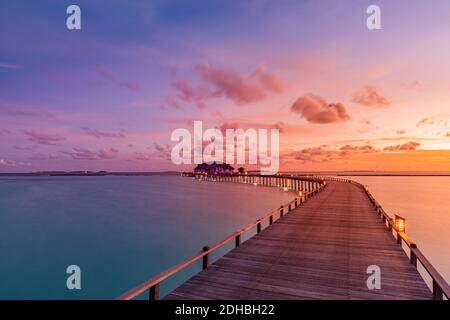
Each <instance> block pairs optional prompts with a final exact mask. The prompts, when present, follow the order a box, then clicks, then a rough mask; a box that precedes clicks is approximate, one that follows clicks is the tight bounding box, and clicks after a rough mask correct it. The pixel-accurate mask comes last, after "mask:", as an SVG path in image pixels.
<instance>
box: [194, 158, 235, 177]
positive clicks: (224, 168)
mask: <svg viewBox="0 0 450 320" xmlns="http://www.w3.org/2000/svg"><path fill="white" fill-rule="evenodd" d="M233 170H234V168H233V167H232V166H230V165H229V164H228V163H218V162H215V161H214V162H211V163H202V164H199V165H198V166H197V167H195V169H194V172H200V173H210V174H227V173H230V174H231V173H233Z"/></svg>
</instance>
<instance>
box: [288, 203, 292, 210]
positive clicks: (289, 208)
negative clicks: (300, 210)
mask: <svg viewBox="0 0 450 320" xmlns="http://www.w3.org/2000/svg"><path fill="white" fill-rule="evenodd" d="M288 212H291V205H290V204H289V207H288Z"/></svg>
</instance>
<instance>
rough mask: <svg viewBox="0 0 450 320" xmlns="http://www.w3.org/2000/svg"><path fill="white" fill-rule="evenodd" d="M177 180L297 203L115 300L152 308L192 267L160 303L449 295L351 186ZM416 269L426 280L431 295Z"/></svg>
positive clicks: (243, 178) (249, 178)
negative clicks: (376, 278) (258, 191)
mask: <svg viewBox="0 0 450 320" xmlns="http://www.w3.org/2000/svg"><path fill="white" fill-rule="evenodd" d="M185 175H188V176H193V177H196V178H197V179H201V180H209V181H221V182H240V183H251V184H258V185H266V186H274V187H282V188H288V189H289V190H292V191H294V192H295V193H296V195H297V197H296V198H295V199H293V200H292V201H290V202H289V203H287V204H285V205H284V206H281V207H280V208H278V209H276V210H274V211H271V212H269V213H268V214H266V215H265V216H263V217H262V218H260V219H258V220H257V221H256V222H254V223H252V224H250V225H248V226H246V227H244V228H242V229H240V230H238V231H236V232H234V233H233V234H231V235H230V236H228V237H227V238H225V239H223V240H222V241H220V242H218V243H216V244H214V245H212V246H206V247H204V248H203V250H202V251H200V252H199V253H197V254H196V255H194V256H193V257H191V258H189V259H187V260H185V261H183V262H181V263H180V264H178V265H176V266H174V267H172V268H170V269H168V270H166V271H164V272H162V273H161V274H159V275H156V276H155V277H152V278H151V279H149V280H147V281H145V282H144V283H142V284H141V285H139V286H137V287H136V288H134V289H131V290H129V291H128V292H126V293H124V294H123V295H121V296H120V297H118V299H132V298H134V297H136V296H138V295H140V294H141V293H143V292H145V291H147V292H148V297H149V299H150V300H156V299H158V298H159V288H160V283H161V282H162V281H163V280H165V279H167V278H168V277H170V276H172V275H173V274H175V273H176V272H178V271H180V270H182V269H184V268H185V267H187V266H189V265H191V264H192V263H194V262H196V261H200V260H201V261H202V268H203V270H202V271H200V272H199V273H198V274H197V275H195V276H193V277H192V278H191V279H189V280H188V281H186V282H185V283H184V284H182V285H181V286H180V287H178V288H177V289H175V290H174V291H173V292H171V293H170V294H168V295H167V296H166V297H165V299H217V300H224V299H237V300H246V299H264V300H268V299H270V300H276V299H420V300H424V299H436V300H442V299H443V298H444V297H445V298H447V299H448V297H449V295H450V287H449V285H448V283H447V282H446V281H445V280H444V279H443V278H442V276H441V275H440V274H439V273H438V272H437V271H436V269H435V268H434V267H433V266H432V265H431V263H430V262H429V261H428V260H427V259H426V258H425V256H424V255H423V254H422V253H421V252H420V250H419V249H418V248H417V245H415V244H414V243H412V242H411V240H410V239H409V238H408V237H407V236H406V234H405V232H404V221H403V220H402V219H401V218H400V217H397V220H394V219H392V218H391V217H389V216H388V215H387V213H386V212H384V210H383V209H382V207H381V206H380V205H379V204H378V203H377V201H376V200H375V199H374V198H373V196H372V195H371V194H370V192H369V190H368V189H367V187H364V186H362V185H360V184H359V183H356V182H353V181H350V180H346V179H338V178H327V179H325V178H318V177H296V176H281V175H276V176H259V175H244V174H239V175H204V174H193V173H189V174H185ZM263 226H266V227H265V228H264V229H263ZM254 228H256V235H255V236H253V237H252V238H250V239H249V240H247V241H245V242H243V243H241V240H240V239H241V235H242V234H243V233H244V232H247V231H249V230H252V229H254ZM230 241H234V243H235V248H234V249H233V250H231V251H230V252H228V253H227V254H225V255H224V256H223V257H221V258H219V259H218V260H217V261H215V262H214V263H212V264H211V263H210V258H209V257H210V254H211V252H213V251H215V250H216V249H218V248H221V247H222V246H224V245H225V244H227V243H229V242H230ZM402 245H403V246H405V247H406V248H407V252H405V251H404V250H403V247H402ZM418 266H420V268H421V269H423V270H424V271H425V272H426V273H427V274H428V276H429V278H431V283H430V287H431V290H430V289H429V288H428V286H427V284H426V282H425V281H424V280H423V278H422V276H421V275H420V274H419V272H418V270H417V267H418ZM373 267H375V268H379V270H380V285H381V287H380V288H379V289H377V288H371V289H369V287H368V285H367V281H368V278H369V277H370V276H371V273H370V272H371V271H370V270H371V269H370V268H373ZM368 268H369V271H368ZM368 272H369V273H368Z"/></svg>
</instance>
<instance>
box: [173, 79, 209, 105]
mask: <svg viewBox="0 0 450 320" xmlns="http://www.w3.org/2000/svg"><path fill="white" fill-rule="evenodd" d="M172 87H173V89H174V93H173V94H172V95H169V96H167V97H166V98H165V102H164V105H165V106H167V107H173V108H176V109H181V108H182V107H183V105H184V104H193V105H195V106H196V107H197V108H199V109H203V108H204V107H205V106H206V104H205V103H206V100H207V99H208V96H209V94H207V92H208V91H207V90H206V89H205V90H201V89H194V88H193V87H192V86H191V84H190V83H189V82H188V81H186V80H178V81H176V82H174V83H173V84H172Z"/></svg>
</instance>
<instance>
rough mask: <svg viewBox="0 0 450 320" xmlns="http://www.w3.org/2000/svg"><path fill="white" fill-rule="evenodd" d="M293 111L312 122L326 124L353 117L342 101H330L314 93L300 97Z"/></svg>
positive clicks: (292, 107) (292, 108) (293, 106)
mask: <svg viewBox="0 0 450 320" xmlns="http://www.w3.org/2000/svg"><path fill="white" fill-rule="evenodd" d="M291 111H292V112H295V113H298V114H300V116H301V117H302V118H304V119H305V120H306V121H308V122H311V123H320V124H326V123H334V122H342V121H348V120H350V119H351V118H350V116H349V115H348V114H347V110H346V109H345V107H344V105H343V104H342V103H328V102H326V101H325V99H324V98H322V97H320V96H316V95H313V94H307V95H304V96H302V97H300V98H298V99H297V100H296V101H295V102H294V104H293V105H292V106H291Z"/></svg>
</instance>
